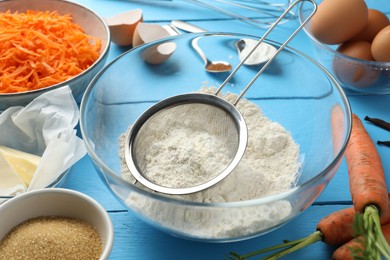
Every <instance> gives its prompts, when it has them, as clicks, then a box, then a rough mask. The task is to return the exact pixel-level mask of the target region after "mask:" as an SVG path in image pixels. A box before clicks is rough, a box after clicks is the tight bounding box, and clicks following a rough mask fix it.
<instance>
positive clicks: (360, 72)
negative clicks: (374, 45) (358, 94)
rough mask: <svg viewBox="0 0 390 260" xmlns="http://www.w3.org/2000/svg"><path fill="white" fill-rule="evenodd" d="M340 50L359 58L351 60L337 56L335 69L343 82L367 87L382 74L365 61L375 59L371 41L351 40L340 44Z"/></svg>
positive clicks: (358, 86)
mask: <svg viewBox="0 0 390 260" xmlns="http://www.w3.org/2000/svg"><path fill="white" fill-rule="evenodd" d="M337 51H338V52H340V53H343V54H344V55H347V56H350V57H352V58H356V59H359V60H350V59H346V58H345V57H342V56H336V57H335V58H334V60H333V70H334V73H335V75H336V77H337V78H338V80H340V81H341V82H342V83H343V84H345V85H347V86H350V87H354V88H365V87H369V86H370V85H372V84H373V83H374V82H375V81H376V80H377V79H378V78H379V75H380V71H379V70H376V69H374V68H372V66H369V65H368V64H365V63H364V61H373V60H374V58H373V57H372V55H371V43H369V42H367V41H356V42H353V41H350V42H347V43H344V44H342V45H340V47H339V48H338V49H337Z"/></svg>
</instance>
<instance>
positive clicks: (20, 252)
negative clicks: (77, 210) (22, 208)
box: [0, 216, 102, 260]
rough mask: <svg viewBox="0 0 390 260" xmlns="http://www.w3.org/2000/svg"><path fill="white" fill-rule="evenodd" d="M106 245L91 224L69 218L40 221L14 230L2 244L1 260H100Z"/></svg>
mask: <svg viewBox="0 0 390 260" xmlns="http://www.w3.org/2000/svg"><path fill="white" fill-rule="evenodd" d="M101 253H102V242H101V239H100V236H99V233H98V232H97V230H96V228H95V227H94V226H92V225H91V224H90V223H88V222H86V221H83V220H79V219H75V218H68V217H54V216H50V217H38V218H33V219H29V220H27V221H25V222H23V223H21V224H20V225H18V226H16V227H15V228H13V229H12V230H11V231H10V232H9V233H8V234H7V235H6V236H5V237H4V239H3V240H2V241H0V260H5V259H42V260H44V259H78V260H83V259H99V257H100V255H101Z"/></svg>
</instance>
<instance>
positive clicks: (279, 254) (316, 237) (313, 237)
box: [263, 231, 322, 260]
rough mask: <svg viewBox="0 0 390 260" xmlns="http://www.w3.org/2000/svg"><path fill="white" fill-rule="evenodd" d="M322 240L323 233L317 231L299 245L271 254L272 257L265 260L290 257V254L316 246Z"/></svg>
mask: <svg viewBox="0 0 390 260" xmlns="http://www.w3.org/2000/svg"><path fill="white" fill-rule="evenodd" d="M321 239H322V235H321V232H320V231H316V232H314V233H313V234H311V235H309V236H308V237H307V238H306V239H304V240H303V241H301V242H300V243H297V244H296V245H294V246H291V247H289V248H286V249H284V250H281V251H279V252H276V253H274V254H271V255H269V256H267V257H265V258H263V260H274V259H279V258H280V257H283V256H285V255H288V254H290V253H292V252H295V251H298V250H299V249H301V248H304V247H307V246H309V245H311V244H314V243H316V242H318V241H321Z"/></svg>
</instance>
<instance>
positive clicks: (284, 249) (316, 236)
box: [229, 231, 322, 260]
mask: <svg viewBox="0 0 390 260" xmlns="http://www.w3.org/2000/svg"><path fill="white" fill-rule="evenodd" d="M321 240H322V234H321V232H320V231H316V232H314V233H313V234H311V235H309V236H307V237H305V238H301V239H297V240H292V241H288V242H285V243H283V244H280V245H275V246H271V247H267V248H264V249H261V250H257V251H253V252H250V253H247V254H244V255H239V254H237V253H235V252H231V253H230V257H229V259H235V260H244V259H247V258H249V257H253V256H257V255H260V254H263V253H266V252H270V251H274V250H277V249H281V250H280V251H276V252H274V253H272V254H270V255H268V256H266V257H265V258H262V259H263V260H270V259H277V258H279V257H282V256H285V255H287V254H290V253H292V252H295V251H298V250H299V249H301V248H304V247H306V246H309V245H311V244H314V243H315V242H317V241H321Z"/></svg>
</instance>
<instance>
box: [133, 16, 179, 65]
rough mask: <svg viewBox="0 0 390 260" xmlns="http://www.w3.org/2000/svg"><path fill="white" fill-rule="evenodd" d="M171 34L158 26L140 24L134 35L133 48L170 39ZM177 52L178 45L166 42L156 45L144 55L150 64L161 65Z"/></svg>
mask: <svg viewBox="0 0 390 260" xmlns="http://www.w3.org/2000/svg"><path fill="white" fill-rule="evenodd" d="M170 36H171V35H170V34H169V32H168V31H167V30H166V29H164V27H162V26H161V25H158V24H148V23H142V22H141V23H139V24H138V25H137V27H136V29H135V32H134V35H133V47H136V46H139V45H141V44H145V43H149V42H153V41H156V40H159V39H163V38H166V37H170ZM175 50H176V44H175V43H173V42H165V43H161V44H156V45H153V46H151V47H149V48H148V49H145V51H144V52H143V53H142V56H143V59H144V60H145V61H146V62H148V63H149V64H154V65H157V64H161V63H163V62H165V61H166V60H167V59H168V58H169V57H170V56H171V55H172V53H173V52H174V51H175Z"/></svg>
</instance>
